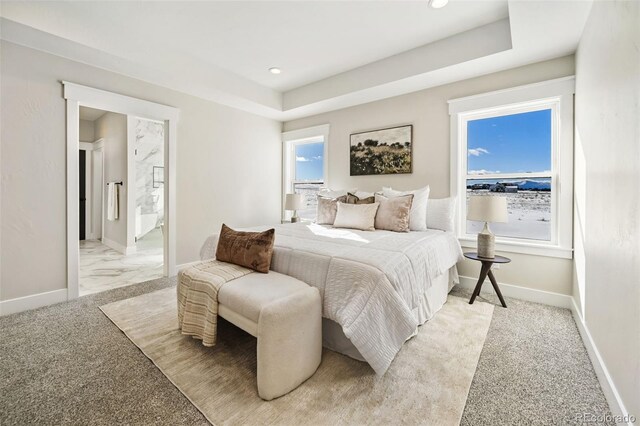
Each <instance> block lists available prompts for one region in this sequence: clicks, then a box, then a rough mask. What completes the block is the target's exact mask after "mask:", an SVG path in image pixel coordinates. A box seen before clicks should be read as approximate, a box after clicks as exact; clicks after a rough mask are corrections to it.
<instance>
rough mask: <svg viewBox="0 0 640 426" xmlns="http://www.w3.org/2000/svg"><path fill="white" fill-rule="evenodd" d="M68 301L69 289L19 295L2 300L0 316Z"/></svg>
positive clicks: (0, 302)
mask: <svg viewBox="0 0 640 426" xmlns="http://www.w3.org/2000/svg"><path fill="white" fill-rule="evenodd" d="M66 301H67V289H66V288H62V289H60V290H53V291H47V292H45V293H38V294H32V295H30V296H24V297H17V298H15V299H9V300H2V301H0V316H3V315H11V314H15V313H17V312H22V311H28V310H30V309H36V308H40V307H42V306H47V305H53V304H55V303H60V302H66Z"/></svg>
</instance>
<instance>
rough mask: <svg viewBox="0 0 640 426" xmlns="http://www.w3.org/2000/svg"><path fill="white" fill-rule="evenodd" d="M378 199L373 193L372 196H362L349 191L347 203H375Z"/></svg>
mask: <svg viewBox="0 0 640 426" xmlns="http://www.w3.org/2000/svg"><path fill="white" fill-rule="evenodd" d="M375 201H376V200H375V199H374V197H373V195H372V196H370V197H363V198H360V197H358V196H357V195H355V194H352V193H351V192H347V201H346V203H347V204H373V203H374V202H375Z"/></svg>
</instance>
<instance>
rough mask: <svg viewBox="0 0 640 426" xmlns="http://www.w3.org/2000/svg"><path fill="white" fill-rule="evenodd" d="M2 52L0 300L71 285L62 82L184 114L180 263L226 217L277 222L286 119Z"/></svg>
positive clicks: (19, 50)
mask: <svg viewBox="0 0 640 426" xmlns="http://www.w3.org/2000/svg"><path fill="white" fill-rule="evenodd" d="M0 54H1V55H2V57H1V61H0V62H1V64H0V67H1V68H0V71H1V73H2V81H1V83H0V84H1V87H0V90H1V92H2V97H1V104H0V108H1V117H0V118H1V120H2V129H1V133H0V140H1V145H0V173H1V177H2V186H1V188H0V190H1V192H0V200H1V201H0V236H1V238H2V239H1V246H0V258H1V259H2V260H1V262H2V264H1V265H0V267H1V271H0V300H8V299H13V298H16V297H21V296H28V295H32V294H37V293H42V292H46V291H52V290H58V289H64V288H66V287H67V283H66V200H65V197H66V183H65V182H66V180H65V173H66V164H65V152H66V140H65V100H64V99H63V97H62V85H61V83H60V81H61V80H67V81H71V82H74V83H78V84H84V85H88V86H92V87H96V88H99V89H104V90H109V91H113V92H116V93H121V94H125V95H128V96H133V97H137V98H141V99H146V100H149V101H153V102H158V103H162V104H165V105H171V106H174V107H177V108H179V109H180V121H179V123H178V129H177V130H178V146H177V172H176V173H177V190H176V197H177V212H176V221H177V222H176V226H177V235H176V237H177V263H178V264H182V263H187V262H190V261H194V260H197V259H198V252H199V249H200V246H201V245H202V243H203V242H204V240H205V238H206V236H207V235H209V234H210V233H212V232H215V231H217V230H219V227H220V224H221V223H222V222H223V221H224V222H227V223H228V224H229V225H230V226H251V225H258V224H263V223H275V222H279V220H280V205H281V204H280V203H281V188H282V183H281V174H282V173H281V169H282V167H281V161H282V160H281V158H282V149H281V142H280V132H281V123H279V122H277V121H274V120H269V119H266V118H262V117H258V116H255V115H252V114H249V113H245V112H242V111H239V110H235V109H233V108H229V107H225V106H221V105H218V104H215V103H212V102H207V101H204V100H202V99H198V98H195V97H192V96H188V95H185V94H182V93H179V92H175V91H172V90H169V89H165V88H162V87H158V86H155V85H152V84H148V83H145V82H142V81H139V80H136V79H132V78H128V77H124V76H122V75H118V74H115V73H112V72H108V71H105V70H102V69H98V68H94V67H91V66H88V65H85V64H81V63H78V62H74V61H70V60H67V59H64V58H61V57H57V56H53V55H50V54H47V53H43V52H39V51H36V50H33V49H29V48H26V47H22V46H18V45H15V44H12V43H9V42H5V41H3V42H2V45H1V53H0ZM34 194H37V196H34Z"/></svg>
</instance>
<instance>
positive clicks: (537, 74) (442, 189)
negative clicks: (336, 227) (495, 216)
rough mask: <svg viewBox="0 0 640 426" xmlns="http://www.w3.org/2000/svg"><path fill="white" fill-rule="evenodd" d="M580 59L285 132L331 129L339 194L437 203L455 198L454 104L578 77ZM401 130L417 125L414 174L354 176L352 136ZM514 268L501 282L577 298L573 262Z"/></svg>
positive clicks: (469, 270) (467, 266) (343, 113)
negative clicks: (350, 191)
mask: <svg viewBox="0 0 640 426" xmlns="http://www.w3.org/2000/svg"><path fill="white" fill-rule="evenodd" d="M574 71H575V65H574V57H573V56H567V57H564V58H559V59H554V60H551V61H546V62H540V63H537V64H532V65H528V66H525V67H521V68H515V69H512V70H508V71H503V72H499V73H495V74H490V75H486V76H482V77H478V78H473V79H469V80H465V81H460V82H456V83H452V84H448V85H445V86H440V87H435V88H432V89H427V90H422V91H419V92H414V93H410V94H407V95H403V96H397V97H394V98H390V99H385V100H381V101H377V102H372V103H369V104H365V105H359V106H355V107H351V108H346V109H342V110H339V111H333V112H329V113H326V114H320V115H316V116H313V117H308V118H302V119H299V120H294V121H290V122H287V123H285V130H295V129H301V128H305V127H309V126H315V125H319V124H326V123H329V124H330V125H331V130H330V134H329V154H328V155H329V185H330V186H332V187H334V188H358V189H360V190H364V191H374V190H379V189H380V188H381V187H382V186H383V185H386V186H392V187H394V188H399V189H413V188H418V187H422V186H425V185H427V184H429V185H430V186H431V196H432V197H433V198H440V197H447V196H449V180H450V177H449V167H450V157H449V145H450V136H449V111H448V104H447V101H448V100H449V99H455V98H460V97H464V96H470V95H475V94H479V93H485V92H490V91H493V90H499V89H504V88H508V87H514V86H519V85H523V84H529V83H535V82H538V81H544V80H549V79H553V78H558V77H564V76H568V75H573V74H574ZM398 124H413V132H414V134H413V139H414V143H413V173H412V174H406V175H386V176H353V177H352V176H349V134H351V133H354V132H358V131H362V130H371V129H376V128H383V127H390V126H394V125H398ZM508 256H509V257H511V258H512V259H513V262H512V263H511V264H508V265H502V268H501V269H500V270H499V271H496V277H497V279H498V280H500V281H502V282H504V283H509V284H514V285H519V286H523V287H530V288H535V289H540V290H546V291H552V292H557V293H563V294H571V284H572V262H571V260H568V259H559V258H551V257H540V256H529V255H522V254H514V253H509V254H508ZM458 267H459V272H460V274H461V275H464V276H469V277H475V276H477V275H478V264H477V262H473V261H467V260H465V261H463V262H460V264H459V265H458Z"/></svg>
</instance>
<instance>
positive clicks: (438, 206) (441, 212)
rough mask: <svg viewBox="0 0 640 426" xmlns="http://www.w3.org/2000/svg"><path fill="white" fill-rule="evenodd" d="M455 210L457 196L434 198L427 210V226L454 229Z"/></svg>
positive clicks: (445, 229) (444, 229)
mask: <svg viewBox="0 0 640 426" xmlns="http://www.w3.org/2000/svg"><path fill="white" fill-rule="evenodd" d="M455 210H456V199H455V198H439V199H438V198H432V199H431V200H429V209H428V210H427V228H429V229H441V230H443V231H453V228H454V224H453V222H454V220H453V217H454V213H455Z"/></svg>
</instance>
